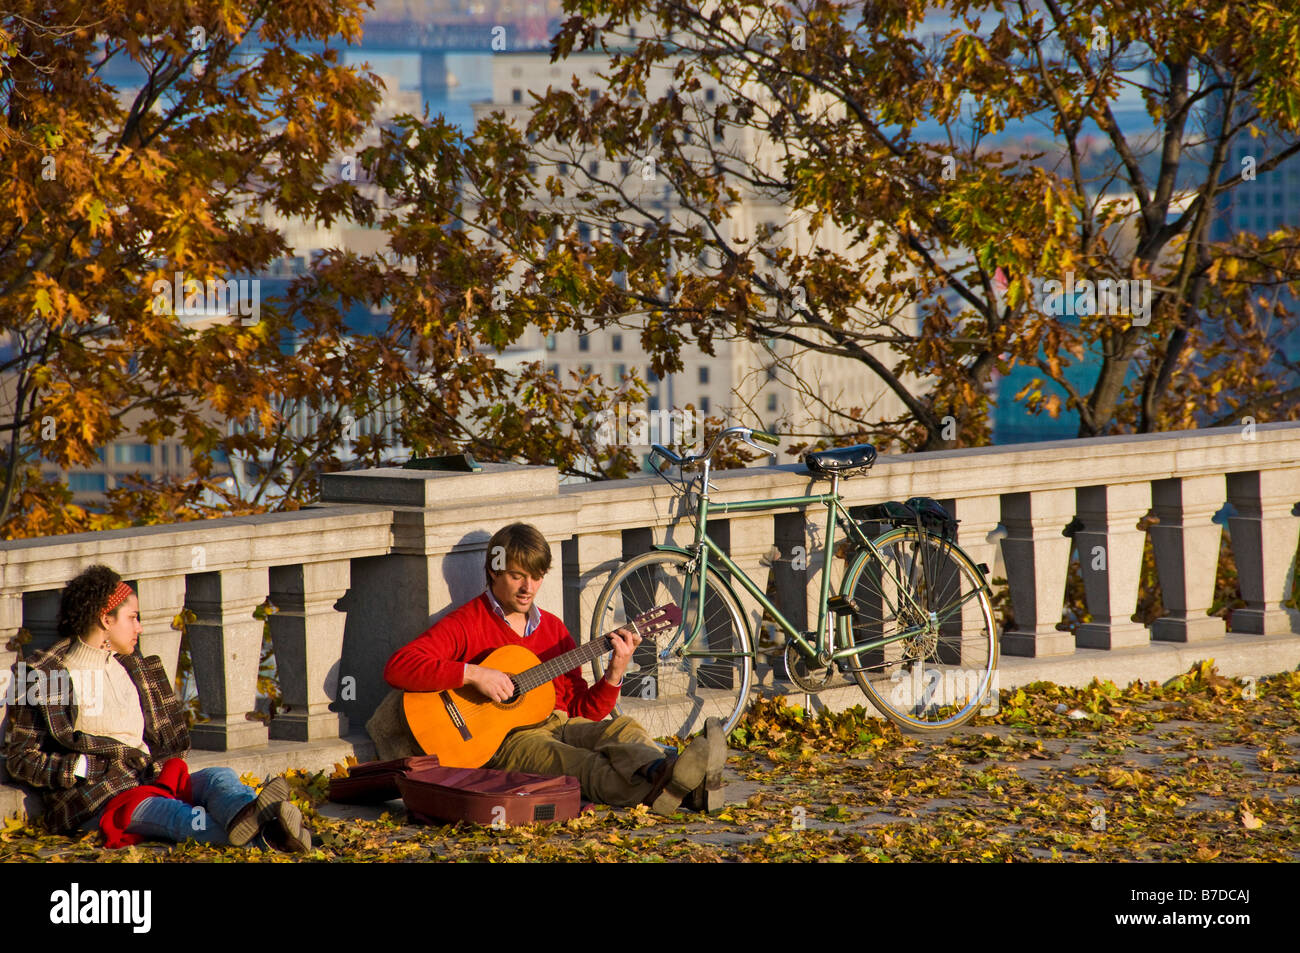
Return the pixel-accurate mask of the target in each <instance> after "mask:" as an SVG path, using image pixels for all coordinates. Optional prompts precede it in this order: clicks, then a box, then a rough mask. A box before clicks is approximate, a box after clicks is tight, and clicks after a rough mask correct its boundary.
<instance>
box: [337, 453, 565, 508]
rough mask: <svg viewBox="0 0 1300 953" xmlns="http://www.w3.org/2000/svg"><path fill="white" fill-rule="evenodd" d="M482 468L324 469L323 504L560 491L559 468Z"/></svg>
mask: <svg viewBox="0 0 1300 953" xmlns="http://www.w3.org/2000/svg"><path fill="white" fill-rule="evenodd" d="M480 466H481V467H482V468H483V469H482V470H481V471H480V472H478V473H462V472H454V471H446V470H405V469H403V468H401V467H380V468H376V469H373V470H345V471H342V472H340V473H322V474H321V481H320V484H321V487H320V496H321V502H322V503H335V504H337V503H368V504H372V505H381V506H419V507H430V506H438V505H441V504H447V503H477V502H480V501H482V500H485V499H495V498H498V497H505V498H508V499H517V498H520V497H537V496H555V495H556V493H558V492H559V488H560V479H559V471H558V470H557V469H556V468H555V467H540V466H516V465H514V464H510V463H483V464H480Z"/></svg>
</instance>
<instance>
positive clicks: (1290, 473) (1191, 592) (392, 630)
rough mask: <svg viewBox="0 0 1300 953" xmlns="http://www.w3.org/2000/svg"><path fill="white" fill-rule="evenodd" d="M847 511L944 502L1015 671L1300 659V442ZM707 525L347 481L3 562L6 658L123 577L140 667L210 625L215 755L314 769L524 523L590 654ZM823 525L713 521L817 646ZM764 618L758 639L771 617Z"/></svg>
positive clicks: (1036, 452) (387, 480) (1074, 463)
mask: <svg viewBox="0 0 1300 953" xmlns="http://www.w3.org/2000/svg"><path fill="white" fill-rule="evenodd" d="M714 483H715V485H716V486H717V488H718V489H717V490H716V492H715V495H714V499H715V500H719V501H728V500H741V499H777V498H782V497H788V496H795V495H799V494H803V493H808V492H818V491H820V489H821V488H824V487H825V486H826V485H827V484H825V483H824V482H818V483H814V482H813V481H812V479H811V478H810V476H809V475H808V474H807V473H806V471H805V470H804V468H803V467H802V466H801V465H797V464H792V465H784V466H776V467H758V466H755V467H750V468H748V469H745V470H735V471H722V472H718V473H716V474H714ZM841 492H842V494H843V495H844V498H845V501H846V503H847V504H848V505H849V506H857V505H862V504H868V503H875V502H879V501H882V500H889V499H898V500H902V499H907V498H908V497H912V496H930V497H934V498H936V499H939V500H941V501H943V502H944V503H945V504H946V505H948V506H949V507H950V508H951V509H952V511H953V512H954V515H955V516H956V517H957V518H958V519H959V520H961V524H960V527H959V536H958V540H959V542H960V544H961V545H962V546H963V548H965V549H966V550H967V551H968V552H969V553H970V554H971V556H972V557H973V558H974V559H975V560H976V561H981V562H985V563H987V564H988V565H989V566H990V568H991V569H992V575H994V576H1000V577H1004V578H1005V579H1006V580H1007V583H1008V588H1009V594H1010V601H1011V606H1012V611H1013V615H1014V619H1015V622H1014V627H1013V628H1012V629H1011V630H1009V631H1006V632H1003V633H1002V634H1001V640H1002V641H1001V647H1002V652H1003V656H1004V666H1005V665H1006V664H1008V662H1011V661H1012V660H1014V659H1015V658H1016V657H1023V658H1024V659H1026V660H1034V664H1038V661H1039V660H1050V659H1054V658H1061V657H1065V656H1074V655H1076V654H1079V653H1088V652H1092V651H1094V650H1102V651H1101V652H1097V653H1096V656H1095V658H1097V659H1101V658H1104V657H1106V656H1107V655H1109V654H1115V653H1122V652H1124V651H1128V650H1133V649H1135V648H1141V647H1148V648H1149V647H1150V646H1152V645H1153V644H1160V643H1190V644H1192V645H1193V646H1196V647H1197V650H1199V648H1200V645H1201V644H1202V643H1204V645H1205V646H1206V647H1207V648H1211V647H1215V646H1222V645H1225V644H1232V640H1234V639H1235V640H1244V639H1250V638H1255V639H1259V638H1260V637H1264V639H1265V641H1264V642H1260V643H1259V644H1260V645H1262V646H1265V648H1266V649H1267V651H1264V649H1261V652H1262V653H1263V654H1262V655H1261V656H1260V660H1259V661H1258V663H1254V662H1252V663H1251V664H1252V665H1253V666H1254V667H1255V668H1256V669H1257V670H1258V671H1260V672H1264V671H1278V670H1281V669H1284V668H1290V667H1292V666H1294V665H1295V664H1296V661H1297V659H1300V655H1297V653H1296V652H1294V651H1291V650H1290V649H1288V650H1287V651H1285V652H1282V653H1281V654H1279V650H1278V649H1277V645H1278V644H1284V645H1286V646H1290V645H1292V644H1294V645H1296V646H1297V647H1300V640H1294V643H1293V642H1291V641H1286V642H1285V643H1278V642H1277V637H1286V638H1288V639H1291V638H1293V637H1294V635H1295V634H1297V633H1300V614H1298V613H1297V612H1296V610H1295V609H1292V608H1289V607H1288V606H1287V605H1286V603H1287V602H1288V601H1289V600H1290V599H1291V597H1292V585H1293V580H1294V577H1295V570H1296V548H1297V538H1298V535H1300V517H1298V516H1297V504H1298V503H1300V424H1294V423H1279V424H1266V425H1261V426H1258V427H1254V428H1247V429H1245V430H1241V429H1237V428H1223V429H1218V430H1205V431H1190V432H1177V433H1165V434H1151V435H1141V436H1120V437H1108V438H1101V439H1094V440H1086V441H1084V440H1064V441H1056V442H1052V443H1040V444H1031V445H1020V446H1010V447H988V448H976V449H966V450H951V451H940V452H934V453H918V454H905V455H896V456H882V457H881V458H880V459H879V460H878V462H877V464H876V466H875V467H874V469H872V470H871V471H869V472H868V473H867V474H865V475H861V476H858V477H854V478H851V479H848V480H845V481H843V482H842V483H841ZM684 515H685V514H684V510H683V506H682V500H681V499H680V497H679V496H678V495H677V494H676V492H675V491H674V490H673V489H672V488H671V487H669V486H668V485H667V484H665V483H664V482H663V481H661V480H658V479H657V478H654V477H644V478H638V479H634V480H627V481H619V482H613V483H601V484H585V485H566V486H561V485H560V484H559V481H558V479H557V473H556V471H555V470H554V469H553V468H550V467H521V466H510V465H503V464H486V465H484V468H483V471H482V472H478V473H445V472H431V471H420V470H402V469H381V470H369V471H353V472H348V473H339V474H328V475H326V476H325V477H324V479H323V492H322V502H321V503H320V504H319V505H315V506H311V507H307V508H305V509H302V510H299V511H296V512H292V513H277V514H269V515H264V516H255V517H243V518H234V519H221V520H210V521H204V522H192V523H182V524H177V525H168V526H154V527H147V528H142V529H132V530H120V531H113V532H104V533H95V534H84V535H76V536H62V537H53V538H46V539H33V540H22V541H15V542H7V543H0V671H6V672H7V670H8V668H9V666H10V664H11V663H12V662H13V661H14V659H15V655H16V653H15V652H14V651H13V650H10V649H7V648H6V647H5V646H6V643H8V641H9V640H10V638H11V637H12V636H13V635H14V634H15V633H16V631H17V629H18V628H19V627H20V626H21V627H24V628H26V629H27V630H29V631H30V632H31V633H32V634H33V645H31V646H28V647H27V648H28V650H30V649H31V648H39V647H43V646H46V645H48V644H50V643H52V642H53V641H54V618H55V613H56V611H57V604H58V593H59V590H60V588H61V586H62V585H63V584H64V583H65V582H66V581H67V580H68V579H70V578H71V577H72V576H74V575H75V574H76V573H77V572H79V571H80V570H81V569H83V568H85V567H86V566H88V565H90V564H92V563H96V562H102V563H106V564H107V565H109V566H111V567H113V568H114V569H115V570H117V571H118V572H119V573H121V574H122V576H123V577H124V578H125V579H127V580H128V581H131V582H132V583H134V584H135V585H136V586H137V588H138V591H139V594H140V603H141V616H142V623H143V626H144V634H143V635H142V637H141V650H142V651H143V652H145V653H146V654H156V655H159V656H161V657H162V659H163V662H164V664H165V665H166V666H167V668H168V671H170V672H173V673H174V672H175V670H176V665H177V657H178V653H179V648H180V638H181V633H180V632H179V631H178V630H177V629H176V628H174V627H173V619H174V618H175V617H176V616H177V615H178V614H179V613H181V612H182V611H183V610H185V609H188V610H190V612H192V613H193V614H194V621H192V622H191V623H189V626H188V639H189V645H190V653H191V660H192V664H193V670H194V676H195V683H196V685H197V691H198V700H199V706H200V709H201V711H202V713H203V716H204V717H203V720H202V721H201V722H200V723H199V724H198V725H196V726H195V731H194V733H193V740H194V744H195V747H196V748H202V749H209V750H213V751H222V752H241V751H242V752H251V751H255V750H262V749H265V748H267V746H268V745H270V746H272V747H274V746H276V745H285V744H288V745H290V746H292V745H295V744H296V745H298V746H300V750H301V752H302V753H303V754H302V757H303V760H304V761H307V762H310V761H312V758H311V757H310V756H309V752H310V750H311V749H312V745H313V744H317V743H319V742H323V741H328V740H332V741H334V742H336V743H337V741H338V739H340V738H345V739H346V738H351V739H358V738H359V737H361V725H363V724H364V722H365V720H366V719H367V717H368V716H369V714H370V713H371V712H372V711H373V709H374V707H375V706H376V705H377V704H378V703H379V701H380V700H381V699H382V697H383V695H384V693H385V692H386V690H387V689H386V686H385V685H384V683H383V679H382V670H383V666H384V662H385V661H386V659H387V658H388V656H389V655H390V654H391V653H392V652H393V651H394V650H395V649H396V648H398V647H399V646H400V645H402V644H404V643H405V642H407V641H409V640H410V639H411V638H413V637H414V636H415V635H417V634H419V633H420V632H421V631H423V630H424V629H425V628H427V627H428V625H429V624H431V622H432V621H434V620H435V619H437V618H438V617H439V616H440V615H441V614H442V613H444V612H446V611H447V610H449V609H451V608H452V607H454V606H456V605H459V604H460V603H462V602H464V601H466V600H468V599H470V598H472V597H473V596H474V595H476V594H477V593H478V592H480V591H482V589H483V584H484V576H483V565H484V558H485V549H486V544H487V540H488V538H489V536H490V535H491V533H492V532H493V531H494V530H495V529H497V528H498V527H500V526H501V525H503V524H505V523H508V522H512V521H515V520H525V521H528V522H531V523H533V524H534V525H536V526H537V527H538V528H539V529H540V530H541V531H542V533H543V534H544V535H545V536H546V538H547V539H548V540H550V541H551V545H552V553H553V566H554V569H553V571H552V572H551V573H550V575H549V576H548V577H547V579H546V581H545V583H544V584H543V587H542V591H541V593H540V595H539V598H538V602H539V604H541V605H542V606H543V607H546V608H549V609H551V610H552V611H555V612H557V614H562V616H563V618H564V621H565V622H566V624H567V625H568V626H569V628H570V630H571V631H573V632H575V633H581V637H582V638H586V637H588V636H589V635H590V633H589V632H588V631H587V627H588V625H589V624H590V619H591V615H592V611H593V609H594V608H595V600H596V596H597V594H598V593H599V591H600V589H601V587H602V586H603V584H604V582H605V581H606V579H607V578H608V577H609V574H610V573H611V572H612V571H613V569H614V568H615V567H616V566H617V565H618V564H619V563H620V561H621V560H623V559H625V558H628V557H630V556H633V555H636V554H638V553H641V552H645V551H647V550H648V549H650V548H651V546H652V545H654V544H656V543H663V542H673V543H677V544H682V545H685V544H687V543H689V542H690V540H691V538H692V536H693V527H692V524H691V521H690V520H689V519H687V518H684ZM1139 521H1144V527H1145V526H1146V525H1147V524H1149V528H1143V527H1140V526H1139ZM824 523H825V513H824V511H823V510H820V509H815V510H813V511H808V512H801V511H799V510H795V509H789V508H786V509H778V510H775V511H769V512H762V513H752V514H748V513H747V514H735V515H732V516H731V517H730V518H729V519H725V520H724V519H718V520H711V521H710V532H711V535H713V537H714V538H715V539H716V540H718V541H719V542H720V543H722V544H723V545H724V548H727V549H728V551H729V552H730V553H731V554H732V556H733V557H734V558H735V559H736V560H737V561H738V562H739V563H740V565H741V566H742V567H744V568H745V569H746V571H748V572H749V573H750V574H751V575H752V576H753V577H754V578H755V579H756V580H757V581H758V582H759V583H760V585H762V584H764V583H765V582H766V581H767V580H768V579H769V574H770V579H771V583H772V589H771V590H770V591H774V592H776V593H777V596H778V598H779V599H780V601H781V602H782V604H783V605H784V606H785V607H786V609H787V610H788V612H787V614H788V616H789V617H790V618H791V620H792V621H793V622H795V623H796V624H798V623H799V622H801V621H803V622H805V623H806V624H807V625H809V626H811V625H813V624H815V618H808V615H807V614H811V613H812V612H814V611H815V606H816V599H817V589H818V573H819V572H821V571H822V569H823V566H822V564H821V562H820V560H819V559H818V558H817V547H818V546H819V545H820V543H821V542H822V540H821V534H822V533H823V532H824ZM1225 528H1226V532H1227V534H1228V535H1229V537H1230V539H1231V546H1232V550H1233V554H1234V556H1235V559H1236V565H1237V569H1238V574H1239V578H1240V585H1241V593H1242V597H1243V599H1244V601H1245V603H1246V606H1245V608H1240V609H1237V610H1236V611H1235V612H1234V613H1233V615H1232V624H1231V629H1230V630H1225V627H1224V623H1223V620H1222V619H1221V618H1219V617H1217V616H1210V615H1208V613H1207V610H1208V609H1209V608H1210V603H1211V599H1212V597H1213V593H1214V585H1215V573H1216V567H1217V562H1218V553H1219V547H1220V539H1221V536H1222V534H1223V533H1224V532H1225ZM1148 536H1149V538H1150V541H1151V544H1152V545H1153V547H1154V550H1155V557H1156V566H1157V570H1158V574H1159V581H1160V587H1161V591H1162V595H1163V603H1164V606H1165V615H1164V616H1163V617H1162V618H1160V619H1158V620H1156V621H1155V623H1154V624H1153V625H1151V626H1150V627H1147V626H1144V625H1141V624H1139V623H1137V622H1134V621H1133V620H1132V616H1133V614H1134V611H1135V608H1136V605H1137V600H1138V595H1139V593H1138V580H1139V575H1140V567H1141V562H1142V553H1143V547H1144V545H1145V544H1146V541H1147V538H1148ZM796 547H801V549H800V553H802V554H803V557H804V558H803V559H798V558H796V557H797V556H798V555H799V553H796V551H795V550H796ZM1072 548H1074V549H1077V553H1078V557H1079V563H1080V571H1081V573H1082V576H1083V582H1084V587H1085V591H1086V598H1087V605H1088V612H1089V614H1090V616H1091V621H1090V622H1088V623H1086V624H1084V625H1082V626H1080V627H1079V628H1078V631H1077V633H1071V632H1069V631H1066V630H1063V629H1061V628H1058V625H1059V624H1060V623H1061V619H1062V607H1063V604H1064V592H1065V586H1066V581H1067V573H1068V568H1069V562H1070V556H1071V550H1072ZM842 565H843V564H842V563H841V562H840V561H838V560H832V567H839V566H842ZM832 571H838V570H837V569H834V568H833V570H832ZM835 585H838V579H836V580H835ZM268 600H269V602H270V603H271V604H272V605H273V606H274V607H275V610H276V611H274V612H273V613H272V614H271V615H270V617H269V618H270V630H271V638H272V641H273V646H274V650H275V656H276V661H277V670H278V677H279V681H280V686H281V690H282V693H283V696H284V701H285V704H286V707H285V709H284V710H283V711H282V712H280V713H278V714H277V715H276V716H275V717H274V718H273V719H272V720H271V721H270V724H269V726H268V725H266V724H264V723H263V722H261V721H258V720H255V719H254V718H252V717H251V715H252V713H253V711H254V708H255V695H256V682H257V671H258V661H259V649H260V646H261V643H262V626H263V623H262V621H261V620H259V619H257V618H255V617H254V615H253V613H254V610H255V609H256V608H257V607H258V606H260V605H262V604H263V603H264V602H267V601H268ZM742 602H743V603H745V604H746V609H747V611H748V612H749V613H750V621H751V626H752V631H753V633H754V634H755V635H756V634H757V630H758V621H759V616H758V611H757V607H756V606H754V605H752V604H750V603H749V600H748V599H747V598H744V597H742ZM1242 644H1244V643H1242ZM1252 644H1253V643H1252ZM1206 654H1207V655H1209V654H1213V653H1211V652H1209V651H1207V652H1206ZM1086 657H1087V658H1088V659H1090V660H1091V659H1093V658H1094V656H1092V655H1087V656H1086ZM1097 664H1099V663H1096V662H1094V661H1089V662H1088V663H1087V665H1088V666H1092V667H1094V668H1095V667H1096V665H1097ZM1270 665H1272V666H1274V667H1269V666H1270ZM1085 667H1086V666H1085ZM4 677H5V676H0V678H4ZM1026 680H1032V678H1028V677H1026ZM1002 684H1003V687H1006V686H1007V681H1006V680H1005V679H1004V680H1003V682H1002ZM336 749H337V744H336V746H335V749H331V750H336ZM277 750H279V749H277ZM287 750H291V749H287ZM291 756H292V754H291V753H290V755H286V757H291ZM316 760H319V759H316ZM303 766H312V767H323V766H324V765H321V764H312V765H308V764H304V765H303ZM3 807H4V805H0V808H3Z"/></svg>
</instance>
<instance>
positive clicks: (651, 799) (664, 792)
mask: <svg viewBox="0 0 1300 953" xmlns="http://www.w3.org/2000/svg"><path fill="white" fill-rule="evenodd" d="M726 763H727V736H726V733H725V732H723V730H722V722H721V721H719V720H718V719H717V718H710V719H708V721H706V722H705V723H704V733H703V734H699V735H696V736H695V737H694V738H692V739H691V741H690V743H689V744H688V745H687V746H686V748H685V749H684V750H683V751H682V753H681V754H680V755H678V756H677V760H676V761H675V762H669V763H668V764H666V765H665V766H664V770H663V774H662V775H661V776H660V777H659V778H658V779H657V780H656V783H655V786H654V788H653V789H652V790H651V792H650V794H649V795H647V797H646V803H647V804H649V805H650V809H651V810H652V811H654V812H655V813H656V814H663V815H666V816H667V815H672V814H676V813H677V811H678V809H679V808H680V807H681V805H682V802H683V801H684V800H685V799H686V798H688V797H693V796H694V795H695V792H696V791H697V790H699V791H701V792H704V791H705V790H706V789H708V788H710V787H712V788H715V789H718V788H721V786H722V769H723V767H724V766H725V765H726Z"/></svg>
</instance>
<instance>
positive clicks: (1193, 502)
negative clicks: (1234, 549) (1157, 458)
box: [1150, 476, 1225, 642]
mask: <svg viewBox="0 0 1300 953" xmlns="http://www.w3.org/2000/svg"><path fill="white" fill-rule="evenodd" d="M1151 499H1152V502H1153V503H1154V504H1155V507H1154V509H1155V514H1156V518H1157V519H1159V521H1160V522H1159V523H1157V524H1155V525H1153V526H1152V527H1151V529H1150V533H1151V544H1152V546H1153V547H1154V548H1155V552H1156V570H1157V571H1158V572H1159V573H1160V591H1161V592H1162V593H1163V594H1164V603H1165V610H1166V612H1167V613H1168V614H1167V615H1165V616H1163V617H1161V618H1159V619H1156V621H1155V622H1154V623H1153V624H1152V626H1151V638H1153V639H1159V640H1161V641H1164V642H1203V641H1206V640H1207V639H1219V638H1222V637H1223V635H1224V632H1225V627H1224V624H1223V620H1222V619H1220V618H1218V617H1216V616H1211V615H1207V613H1208V612H1209V608H1210V603H1211V602H1212V601H1213V600H1214V578H1215V576H1216V574H1217V571H1218V566H1219V541H1220V536H1221V534H1222V532H1223V530H1222V527H1220V526H1219V525H1218V524H1217V523H1215V522H1214V521H1213V517H1214V514H1215V513H1217V512H1218V511H1219V509H1220V508H1221V507H1222V506H1223V501H1224V479H1223V477H1222V476H1198V477H1186V478H1179V477H1174V478H1172V479H1168V480H1156V481H1155V482H1154V483H1152V484H1151Z"/></svg>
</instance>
